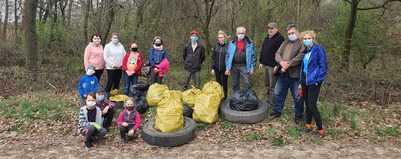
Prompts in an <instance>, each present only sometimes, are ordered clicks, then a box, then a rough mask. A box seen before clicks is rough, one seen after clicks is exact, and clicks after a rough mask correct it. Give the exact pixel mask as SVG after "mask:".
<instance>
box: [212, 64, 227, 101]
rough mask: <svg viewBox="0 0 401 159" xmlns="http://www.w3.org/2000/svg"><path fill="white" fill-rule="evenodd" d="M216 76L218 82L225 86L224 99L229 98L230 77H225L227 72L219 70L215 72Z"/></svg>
mask: <svg viewBox="0 0 401 159" xmlns="http://www.w3.org/2000/svg"><path fill="white" fill-rule="evenodd" d="M214 74H215V76H216V81H217V82H218V83H219V84H220V85H222V86H223V91H224V99H225V98H227V81H228V76H227V75H225V70H223V71H219V70H214Z"/></svg>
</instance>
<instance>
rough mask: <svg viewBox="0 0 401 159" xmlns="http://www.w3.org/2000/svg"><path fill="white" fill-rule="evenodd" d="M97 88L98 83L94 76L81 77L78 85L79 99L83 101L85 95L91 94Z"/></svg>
mask: <svg viewBox="0 0 401 159" xmlns="http://www.w3.org/2000/svg"><path fill="white" fill-rule="evenodd" d="M98 86H99V82H98V80H97V78H96V76H94V75H91V76H88V75H83V76H82V77H81V79H80V80H79V84H78V92H79V95H81V98H82V99H83V98H84V95H85V94H88V93H90V92H93V91H94V90H95V89H96V88H97V87H98Z"/></svg>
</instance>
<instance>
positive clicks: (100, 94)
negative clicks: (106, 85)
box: [96, 92, 104, 97]
mask: <svg viewBox="0 0 401 159" xmlns="http://www.w3.org/2000/svg"><path fill="white" fill-rule="evenodd" d="M102 95H104V92H97V93H96V97H97V96H102Z"/></svg>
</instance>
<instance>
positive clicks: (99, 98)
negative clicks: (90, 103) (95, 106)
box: [96, 95, 104, 101]
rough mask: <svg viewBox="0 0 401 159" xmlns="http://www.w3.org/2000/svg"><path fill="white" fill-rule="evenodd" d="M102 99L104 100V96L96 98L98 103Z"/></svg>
mask: <svg viewBox="0 0 401 159" xmlns="http://www.w3.org/2000/svg"><path fill="white" fill-rule="evenodd" d="M103 99H104V95H101V96H96V100H98V101H102V100H103Z"/></svg>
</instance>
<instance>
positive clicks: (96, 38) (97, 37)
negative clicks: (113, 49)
mask: <svg viewBox="0 0 401 159" xmlns="http://www.w3.org/2000/svg"><path fill="white" fill-rule="evenodd" d="M96 40H102V39H100V36H93V38H92V41H96Z"/></svg>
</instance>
